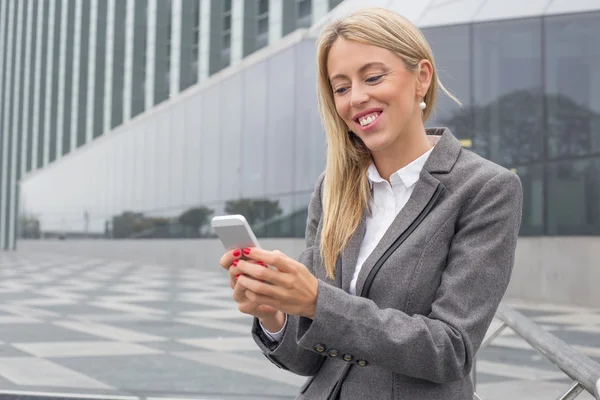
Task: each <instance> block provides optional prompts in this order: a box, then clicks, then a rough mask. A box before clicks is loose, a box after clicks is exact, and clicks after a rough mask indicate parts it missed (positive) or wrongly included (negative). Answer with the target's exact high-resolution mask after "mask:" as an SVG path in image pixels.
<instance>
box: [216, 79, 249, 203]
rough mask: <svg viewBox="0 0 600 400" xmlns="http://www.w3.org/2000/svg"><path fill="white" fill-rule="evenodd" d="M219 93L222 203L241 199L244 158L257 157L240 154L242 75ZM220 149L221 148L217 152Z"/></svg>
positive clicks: (224, 82) (246, 153)
mask: <svg viewBox="0 0 600 400" xmlns="http://www.w3.org/2000/svg"><path fill="white" fill-rule="evenodd" d="M220 86H221V90H220V92H219V96H220V99H214V100H215V101H220V102H221V110H220V112H221V116H222V123H221V131H220V136H221V163H220V167H219V172H220V173H221V182H222V184H221V187H220V196H219V199H221V200H229V199H234V198H238V197H239V195H240V158H241V157H254V154H252V153H248V152H246V151H244V152H243V154H242V153H240V150H241V145H240V138H241V133H240V132H241V130H242V123H241V122H242V118H241V115H240V114H241V112H242V93H241V91H240V88H241V86H242V74H240V73H237V74H235V75H233V76H232V77H231V78H229V79H227V80H226V81H223V82H222V83H221V84H220ZM214 150H217V149H214Z"/></svg>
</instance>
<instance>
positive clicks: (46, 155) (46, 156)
mask: <svg viewBox="0 0 600 400" xmlns="http://www.w3.org/2000/svg"><path fill="white" fill-rule="evenodd" d="M48 4H50V10H49V11H48V42H47V44H46V51H47V52H48V58H47V60H46V61H47V62H46V65H45V68H46V102H45V105H44V107H45V108H46V111H45V113H44V163H43V164H42V165H43V166H46V165H48V162H49V161H50V121H51V119H50V110H51V108H52V72H53V71H52V66H53V64H54V14H55V12H56V2H54V1H50V2H49V3H48Z"/></svg>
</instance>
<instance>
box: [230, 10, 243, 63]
mask: <svg viewBox="0 0 600 400" xmlns="http://www.w3.org/2000/svg"><path fill="white" fill-rule="evenodd" d="M242 58H244V0H233V3H232V4H231V65H236V64H239V63H240V62H241V61H242Z"/></svg>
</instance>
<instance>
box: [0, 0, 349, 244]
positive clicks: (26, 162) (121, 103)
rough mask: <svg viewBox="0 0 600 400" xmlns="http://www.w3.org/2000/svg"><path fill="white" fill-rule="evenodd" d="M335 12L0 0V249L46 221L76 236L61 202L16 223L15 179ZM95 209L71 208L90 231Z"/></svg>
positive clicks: (164, 0) (307, 6)
mask: <svg viewBox="0 0 600 400" xmlns="http://www.w3.org/2000/svg"><path fill="white" fill-rule="evenodd" d="M340 1H341V0H312V1H311V0H0V96H1V97H0V99H1V100H0V104H1V106H0V130H1V140H0V157H1V160H2V161H1V163H0V180H1V184H0V209H1V211H0V247H1V248H3V249H12V248H14V246H15V238H16V236H17V235H18V233H17V232H22V233H23V235H24V236H28V235H30V234H31V233H32V232H31V231H32V230H33V234H35V232H36V231H37V227H38V226H39V227H40V228H41V229H42V230H45V229H46V228H47V229H50V230H55V229H56V228H54V223H53V222H50V221H59V220H60V221H64V224H65V225H61V226H62V227H63V228H64V230H71V229H74V230H79V231H81V230H82V229H83V227H82V226H77V227H75V226H72V225H71V223H72V221H73V220H72V218H73V215H75V209H73V208H71V206H70V201H68V202H67V203H69V204H67V203H64V204H61V205H57V204H55V202H54V200H51V201H50V202H49V203H47V206H48V207H51V209H52V210H51V211H50V210H49V209H46V208H45V211H42V213H43V214H44V215H46V216H41V215H39V216H38V218H39V222H40V223H41V225H40V224H39V223H38V222H37V220H36V219H32V218H27V216H30V215H31V212H30V211H34V210H31V209H27V207H25V208H23V209H22V215H23V216H24V217H23V218H22V221H21V224H19V223H17V221H18V220H17V214H18V212H17V209H18V205H19V203H20V197H19V196H20V193H19V190H18V184H17V182H19V181H21V179H22V178H23V177H25V176H26V175H28V174H31V173H33V172H34V171H36V172H37V173H41V174H42V175H43V174H44V172H43V171H46V170H50V169H52V166H53V165H59V164H61V163H62V162H63V158H64V161H65V162H67V164H68V163H69V162H68V161H67V160H68V159H72V158H71V157H66V156H68V155H71V154H73V155H74V154H75V153H78V150H79V149H85V148H86V147H87V146H86V145H87V144H91V143H93V142H95V141H96V139H97V138H99V137H101V136H103V135H105V134H109V133H112V132H113V131H115V130H118V129H120V127H123V126H125V125H127V124H128V122H129V121H132V120H134V119H135V118H136V117H138V116H140V115H143V114H144V113H146V112H149V111H151V110H153V109H154V108H156V107H157V106H158V105H159V104H162V103H164V102H166V101H168V100H169V99H171V98H176V97H177V96H178V94H179V93H180V92H183V91H185V90H186V89H188V88H190V87H192V86H198V85H202V84H203V83H205V82H207V81H209V78H210V77H211V76H212V75H214V74H215V73H217V72H218V71H220V70H222V69H223V68H226V67H230V66H231V67H232V68H235V66H236V65H237V64H239V63H240V62H241V61H242V59H244V58H245V57H247V56H248V55H250V54H252V53H254V52H256V51H257V50H259V49H261V48H263V47H265V46H268V45H269V44H272V43H276V42H277V41H278V40H279V39H280V38H282V37H284V36H286V35H288V34H289V33H290V32H293V31H295V30H296V29H298V28H303V27H309V26H311V25H312V24H313V23H314V22H315V21H317V20H318V19H319V18H322V17H323V16H325V15H326V14H327V12H328V11H329V10H330V9H331V8H333V7H335V6H336V5H337V4H338V3H339V2H340ZM113 162H114V161H113ZM113 167H115V168H117V167H116V165H113ZM47 168H50V169H47ZM86 174H87V173H86ZM55 183H58V182H55ZM25 186H26V185H25ZM104 190H105V189H104ZM61 191H62V190H61V189H60V188H59V187H54V188H53V189H52V190H50V191H49V192H47V193H46V195H49V196H52V194H51V193H54V194H58V193H60V192H61ZM24 198H26V196H25V197H24ZM94 202H95V204H87V205H85V206H84V207H83V208H82V210H83V209H85V210H86V212H87V214H86V215H89V218H90V221H91V223H90V227H91V229H92V230H95V229H96V225H97V222H98V218H99V217H98V215H99V214H98V213H99V212H100V213H104V214H105V213H106V211H108V209H105V208H103V207H101V208H97V207H96V206H97V205H99V204H100V203H103V202H104V201H103V200H102V201H100V200H94ZM59 203H60V201H59ZM50 204H54V205H50ZM82 205H83V204H82ZM44 207H45V206H44ZM100 210H102V211H100ZM38 211H41V210H38ZM46 211H49V212H46ZM111 212H112V211H111ZM34 213H37V211H34ZM77 215H78V218H79V219H81V220H83V219H84V213H83V211H82V213H79V214H77ZM47 218H50V219H49V220H48V219H47ZM86 218H87V217H86ZM48 223H50V225H47V224H48ZM61 223H62V222H61ZM19 225H22V226H23V229H21V228H20V226H19ZM101 225H102V226H103V225H104V224H103V223H102V224H101ZM102 229H104V228H103V227H102Z"/></svg>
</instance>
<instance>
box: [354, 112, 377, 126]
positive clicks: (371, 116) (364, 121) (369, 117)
mask: <svg viewBox="0 0 600 400" xmlns="http://www.w3.org/2000/svg"><path fill="white" fill-rule="evenodd" d="M378 115H379V113H373V114H369V115H365V116H364V117H360V118H359V119H358V122H359V123H360V125H361V126H366V125H369V124H370V123H372V122H373V121H375V120H376V119H377V116H378Z"/></svg>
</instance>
